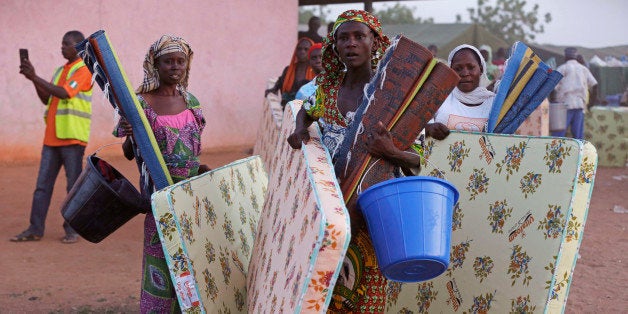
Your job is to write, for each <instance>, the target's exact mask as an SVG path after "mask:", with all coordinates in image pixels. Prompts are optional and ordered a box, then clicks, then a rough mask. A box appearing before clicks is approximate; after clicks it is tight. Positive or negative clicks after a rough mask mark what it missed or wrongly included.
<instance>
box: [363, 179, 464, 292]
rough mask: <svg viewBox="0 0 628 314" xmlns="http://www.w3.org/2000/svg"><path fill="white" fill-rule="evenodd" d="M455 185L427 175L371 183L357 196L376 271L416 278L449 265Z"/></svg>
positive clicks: (433, 274)
mask: <svg viewBox="0 0 628 314" xmlns="http://www.w3.org/2000/svg"><path fill="white" fill-rule="evenodd" d="M458 195H459V194H458V190H456V188H455V187H454V186H453V185H452V184H451V183H449V182H447V181H445V180H442V179H439V178H435V177H426V176H412V177H404V178H396V179H391V180H387V181H384V182H381V183H378V184H375V185H373V186H371V187H370V188H368V189H367V190H366V191H364V192H363V193H362V194H360V196H359V197H358V204H359V205H360V209H361V210H362V214H363V215H364V217H365V219H366V224H367V226H368V230H369V234H370V236H371V241H372V242H373V248H374V249H375V255H376V256H377V261H378V263H379V267H380V270H381V271H382V273H383V274H384V276H385V277H386V278H388V279H390V280H394V281H400V282H418V281H425V280H429V279H432V278H434V277H436V276H438V275H440V274H442V273H443V272H444V271H445V270H446V269H447V267H448V266H449V251H450V247H451V245H450V243H451V223H452V218H453V207H454V205H455V204H456V202H457V201H458Z"/></svg>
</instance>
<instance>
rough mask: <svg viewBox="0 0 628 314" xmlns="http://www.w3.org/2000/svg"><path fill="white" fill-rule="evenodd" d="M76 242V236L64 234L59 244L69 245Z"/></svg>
mask: <svg viewBox="0 0 628 314" xmlns="http://www.w3.org/2000/svg"><path fill="white" fill-rule="evenodd" d="M77 241H78V236H77V235H76V234H66V235H65V237H63V238H61V243H65V244H71V243H76V242H77Z"/></svg>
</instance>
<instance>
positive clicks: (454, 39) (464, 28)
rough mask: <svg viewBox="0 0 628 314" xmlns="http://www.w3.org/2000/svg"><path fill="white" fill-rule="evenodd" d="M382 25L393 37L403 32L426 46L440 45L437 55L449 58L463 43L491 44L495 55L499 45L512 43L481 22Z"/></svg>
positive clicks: (476, 45) (474, 44) (386, 32)
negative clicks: (493, 32)
mask: <svg viewBox="0 0 628 314" xmlns="http://www.w3.org/2000/svg"><path fill="white" fill-rule="evenodd" d="M382 27H383V29H384V33H385V34H386V35H387V36H389V37H391V38H392V37H394V36H396V35H398V34H402V35H404V36H406V37H408V38H409V39H411V40H413V41H415V42H417V43H419V44H421V45H423V46H426V47H427V46H429V45H431V44H434V45H436V47H438V54H437V57H439V58H442V59H447V56H448V55H449V52H450V51H451V50H452V49H454V48H456V46H458V45H461V44H469V45H473V46H475V47H480V46H481V45H489V46H490V47H491V48H492V49H493V55H494V54H495V51H497V49H498V48H499V47H504V48H508V47H510V44H509V43H507V42H506V41H505V40H503V39H502V38H500V37H498V36H496V35H494V34H492V33H491V32H489V31H488V30H487V29H486V28H484V27H483V26H481V25H479V24H469V23H444V24H434V23H421V24H395V25H393V24H384V25H382Z"/></svg>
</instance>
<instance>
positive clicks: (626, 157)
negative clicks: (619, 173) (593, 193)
mask: <svg viewBox="0 0 628 314" xmlns="http://www.w3.org/2000/svg"><path fill="white" fill-rule="evenodd" d="M584 123H585V126H584V138H585V139H587V140H588V141H590V142H591V143H593V145H594V146H595V148H597V151H598V154H599V158H600V166H604V167H626V166H627V165H628V130H627V129H628V108H625V107H601V106H595V107H592V108H591V110H590V111H589V112H587V114H586V115H585V117H584Z"/></svg>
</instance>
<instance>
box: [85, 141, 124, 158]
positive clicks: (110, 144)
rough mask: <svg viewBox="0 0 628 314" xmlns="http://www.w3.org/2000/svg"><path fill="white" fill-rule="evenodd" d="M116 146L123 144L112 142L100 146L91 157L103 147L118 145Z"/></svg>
mask: <svg viewBox="0 0 628 314" xmlns="http://www.w3.org/2000/svg"><path fill="white" fill-rule="evenodd" d="M118 144H120V145H122V144H124V142H113V143H109V144H104V145H100V147H98V148H97V149H96V151H95V152H93V153H92V155H93V156H96V154H98V152H99V151H100V150H101V149H103V148H105V147H109V146H113V145H118Z"/></svg>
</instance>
